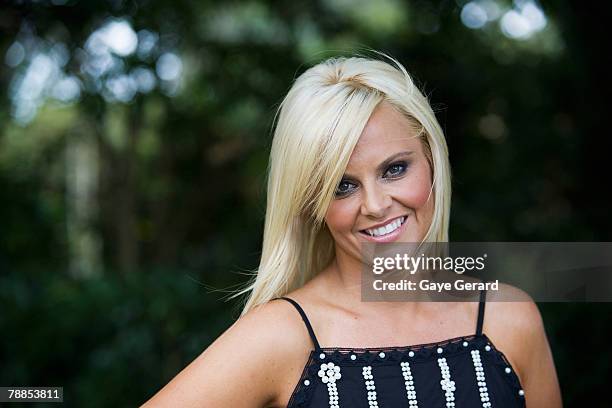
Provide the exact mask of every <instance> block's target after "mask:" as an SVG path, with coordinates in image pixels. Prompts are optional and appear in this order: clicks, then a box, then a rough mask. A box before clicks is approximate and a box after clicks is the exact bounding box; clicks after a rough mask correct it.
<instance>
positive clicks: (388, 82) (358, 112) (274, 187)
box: [232, 55, 451, 315]
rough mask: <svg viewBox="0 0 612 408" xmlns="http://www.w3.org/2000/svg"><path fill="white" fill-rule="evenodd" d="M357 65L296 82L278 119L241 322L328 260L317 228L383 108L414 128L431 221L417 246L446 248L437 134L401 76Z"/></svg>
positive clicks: (339, 63)
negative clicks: (257, 257) (428, 180)
mask: <svg viewBox="0 0 612 408" xmlns="http://www.w3.org/2000/svg"><path fill="white" fill-rule="evenodd" d="M384 57H385V58H387V59H388V60H389V62H385V61H382V60H378V59H370V58H363V57H351V58H345V57H341V58H331V59H328V60H326V61H323V62H321V63H319V64H317V65H315V66H313V67H312V68H310V69H308V70H307V71H306V72H304V73H303V74H302V75H300V76H299V77H298V78H297V80H296V81H295V83H294V84H293V86H292V87H291V89H290V90H289V92H288V94H287V96H286V97H285V99H284V100H283V102H282V103H281V105H280V107H279V111H278V112H277V124H276V130H275V132H274V139H273V142H272V149H271V152H270V162H269V166H268V188H267V205H266V216H265V225H264V236H263V248H262V254H261V262H260V264H259V267H258V269H257V271H256V273H255V276H254V278H253V279H252V281H251V282H250V283H249V284H248V286H246V287H245V288H244V289H242V290H240V291H239V292H238V293H236V294H235V295H233V296H232V297H235V296H239V295H241V294H244V293H248V292H250V293H249V296H248V299H247V300H246V303H245V305H244V308H243V310H242V315H244V314H245V313H247V312H248V311H249V310H251V309H253V308H254V307H256V306H257V305H260V304H263V303H266V302H267V301H269V300H270V299H272V298H275V297H278V296H283V295H285V294H286V293H288V292H291V291H292V290H294V289H297V288H299V287H301V286H302V285H304V284H305V283H306V282H307V281H308V280H310V279H311V278H313V277H314V276H315V275H316V274H317V273H318V272H320V271H321V270H322V269H324V268H325V267H326V266H327V265H328V264H329V263H330V262H331V261H332V260H333V258H334V255H335V254H334V242H333V239H332V238H331V235H330V233H329V230H328V229H327V227H326V226H325V224H324V222H323V221H324V218H325V214H326V212H327V208H328V206H329V204H330V202H331V201H332V199H333V197H334V192H335V190H336V187H337V185H338V183H339V182H340V180H341V178H342V176H343V174H344V171H345V169H346V166H347V164H348V161H349V157H350V155H351V152H352V151H353V148H354V147H355V145H356V144H357V141H358V139H359V136H360V135H361V132H362V131H363V128H364V127H365V125H366V123H367V121H368V119H369V118H370V115H371V114H372V112H373V111H374V109H375V108H376V107H377V105H378V104H379V103H380V102H381V101H383V100H384V101H387V102H389V103H390V104H392V105H393V106H394V107H395V108H397V109H398V110H399V111H400V112H402V113H403V114H404V115H405V116H406V117H407V118H408V119H409V120H410V121H411V123H413V124H414V125H415V126H416V130H417V132H418V133H417V134H418V135H419V137H420V138H421V140H422V142H423V146H424V147H425V149H424V150H425V151H426V156H427V158H428V160H429V162H430V167H431V169H432V175H433V186H432V188H433V194H434V202H435V206H434V214H433V220H432V223H431V225H430V227H429V230H428V231H427V234H426V235H425V238H424V239H423V241H424V242H425V241H436V242H446V241H448V223H449V212H450V197H451V186H450V166H449V161H448V149H447V147H446V141H445V139H444V134H443V132H442V128H441V127H440V125H439V123H438V121H437V120H436V117H435V114H434V112H433V110H432V109H431V106H430V105H429V102H428V100H427V98H426V97H425V96H423V94H422V93H421V92H420V91H419V89H418V88H417V86H416V85H415V84H414V82H413V80H412V78H411V77H410V75H409V74H408V72H407V71H406V69H405V68H404V67H403V66H402V65H401V64H400V63H399V62H398V61H396V60H394V59H393V58H391V57H388V56H386V55H384Z"/></svg>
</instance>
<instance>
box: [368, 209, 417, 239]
mask: <svg viewBox="0 0 612 408" xmlns="http://www.w3.org/2000/svg"><path fill="white" fill-rule="evenodd" d="M407 219H408V216H407V215H403V216H401V217H397V218H395V219H392V220H390V221H389V222H388V223H386V224H384V225H382V226H380V227H376V228H367V229H364V230H361V231H359V233H360V234H361V235H363V236H364V237H365V238H366V239H367V240H368V241H373V242H390V241H394V240H395V239H396V238H397V237H398V236H399V234H400V232H401V231H402V230H403V229H404V228H403V226H404V225H405V224H406V220H407Z"/></svg>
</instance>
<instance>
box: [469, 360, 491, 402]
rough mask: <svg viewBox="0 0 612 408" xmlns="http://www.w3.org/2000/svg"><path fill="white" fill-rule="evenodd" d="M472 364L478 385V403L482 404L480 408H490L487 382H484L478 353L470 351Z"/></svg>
mask: <svg viewBox="0 0 612 408" xmlns="http://www.w3.org/2000/svg"><path fill="white" fill-rule="evenodd" d="M472 363H474V370H475V371H476V383H477V384H478V392H479V393H480V402H482V408H491V407H492V405H491V401H489V390H488V388H487V381H486V380H485V373H484V369H483V368H482V361H481V360H480V351H478V350H472Z"/></svg>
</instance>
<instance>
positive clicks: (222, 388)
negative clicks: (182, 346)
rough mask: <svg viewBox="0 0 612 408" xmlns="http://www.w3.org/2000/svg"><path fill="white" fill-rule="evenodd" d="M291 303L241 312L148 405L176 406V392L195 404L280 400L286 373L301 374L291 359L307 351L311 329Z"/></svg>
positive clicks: (235, 404)
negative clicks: (308, 328)
mask: <svg viewBox="0 0 612 408" xmlns="http://www.w3.org/2000/svg"><path fill="white" fill-rule="evenodd" d="M291 308H292V306H291V305H290V304H287V302H286V301H280V300H276V301H269V302H266V303H264V304H261V305H259V306H256V307H254V308H253V309H252V310H250V311H249V312H248V313H245V314H244V315H242V316H241V317H239V318H238V319H237V320H236V321H235V322H234V323H233V324H232V325H231V326H230V327H229V328H228V329H227V330H225V332H223V333H222V334H221V335H220V336H219V337H218V338H217V339H216V340H215V341H214V342H213V343H212V344H210V345H209V346H208V347H207V348H206V349H205V350H204V351H203V352H202V353H201V354H200V355H199V356H198V357H197V358H196V359H195V360H194V361H193V362H191V364H189V366H187V367H186V368H185V369H184V370H183V371H181V372H180V373H179V374H178V375H177V376H176V377H175V378H174V379H173V380H172V381H171V382H170V383H169V384H167V385H166V386H165V387H164V388H163V389H162V390H161V391H160V392H159V393H158V394H157V395H155V397H154V398H152V399H151V401H149V403H148V404H147V405H146V406H147V407H148V406H151V407H154V406H174V405H176V404H175V402H176V401H177V398H178V399H180V400H181V401H183V402H185V405H189V404H192V405H193V406H196V405H201V406H232V407H242V406H270V404H272V405H274V406H276V405H279V404H277V401H278V400H279V399H282V398H284V397H285V396H284V395H281V394H282V392H283V390H285V389H287V387H288V385H287V382H288V378H293V377H295V378H296V381H297V378H298V377H299V370H300V367H298V364H297V363H296V365H295V366H296V367H293V364H290V363H288V362H292V361H296V362H297V361H300V360H304V361H306V359H307V355H308V343H307V341H308V335H307V334H306V337H304V333H303V332H301V331H300V330H304V329H303V327H300V325H299V324H300V320H301V319H300V317H299V315H298V314H297V313H295V314H296V315H297V319H296V316H294V315H293V314H292V310H291ZM294 371H295V373H294ZM228 379H231V387H228V386H227V384H228V383H227V380H228ZM173 401H174V402H173ZM190 406H191V405H190Z"/></svg>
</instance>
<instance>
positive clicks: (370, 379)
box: [362, 366, 378, 408]
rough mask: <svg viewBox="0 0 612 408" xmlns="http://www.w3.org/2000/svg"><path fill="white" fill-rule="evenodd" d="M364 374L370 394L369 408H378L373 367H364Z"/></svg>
mask: <svg viewBox="0 0 612 408" xmlns="http://www.w3.org/2000/svg"><path fill="white" fill-rule="evenodd" d="M362 374H363V379H364V381H365V387H366V391H367V392H368V407H370V408H378V400H377V399H376V385H374V376H373V375H372V366H365V367H363V369H362Z"/></svg>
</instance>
